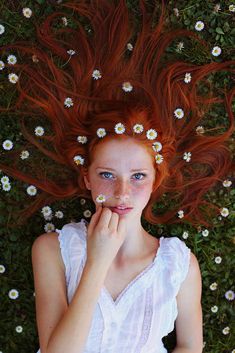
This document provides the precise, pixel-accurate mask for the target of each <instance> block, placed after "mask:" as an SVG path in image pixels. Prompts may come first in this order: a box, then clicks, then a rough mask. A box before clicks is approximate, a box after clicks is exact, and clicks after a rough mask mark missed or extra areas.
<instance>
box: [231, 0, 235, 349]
mask: <svg viewBox="0 0 235 353" xmlns="http://www.w3.org/2000/svg"><path fill="white" fill-rule="evenodd" d="M234 8H235V6H234ZM231 353H235V349H233V350H232V352H231Z"/></svg>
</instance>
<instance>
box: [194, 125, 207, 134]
mask: <svg viewBox="0 0 235 353" xmlns="http://www.w3.org/2000/svg"><path fill="white" fill-rule="evenodd" d="M204 132H205V129H204V127H203V126H201V125H200V126H197V127H196V133H197V135H203V134H204Z"/></svg>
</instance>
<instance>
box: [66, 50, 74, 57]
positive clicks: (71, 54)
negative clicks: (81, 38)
mask: <svg viewBox="0 0 235 353" xmlns="http://www.w3.org/2000/svg"><path fill="white" fill-rule="evenodd" d="M67 53H68V54H69V55H70V56H73V55H75V54H76V51H75V50H73V49H69V50H67Z"/></svg>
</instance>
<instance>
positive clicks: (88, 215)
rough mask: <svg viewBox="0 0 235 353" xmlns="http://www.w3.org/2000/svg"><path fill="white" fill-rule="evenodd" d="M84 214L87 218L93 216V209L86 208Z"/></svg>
mask: <svg viewBox="0 0 235 353" xmlns="http://www.w3.org/2000/svg"><path fill="white" fill-rule="evenodd" d="M83 216H84V217H86V218H90V217H91V211H90V210H85V211H84V212H83Z"/></svg>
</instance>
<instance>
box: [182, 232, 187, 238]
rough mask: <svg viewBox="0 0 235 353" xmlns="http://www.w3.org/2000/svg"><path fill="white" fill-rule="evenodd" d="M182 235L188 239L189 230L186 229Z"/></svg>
mask: <svg viewBox="0 0 235 353" xmlns="http://www.w3.org/2000/svg"><path fill="white" fill-rule="evenodd" d="M182 237H183V238H184V239H187V238H188V232H186V231H184V232H183V234H182Z"/></svg>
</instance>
